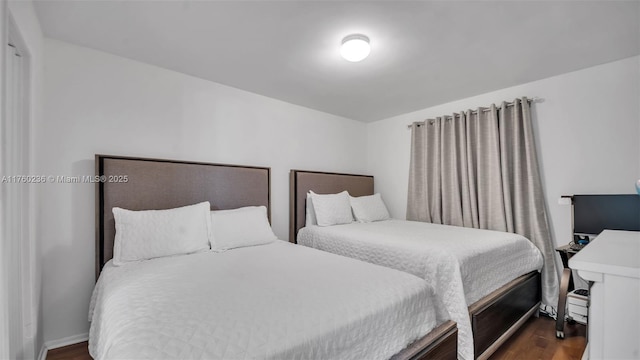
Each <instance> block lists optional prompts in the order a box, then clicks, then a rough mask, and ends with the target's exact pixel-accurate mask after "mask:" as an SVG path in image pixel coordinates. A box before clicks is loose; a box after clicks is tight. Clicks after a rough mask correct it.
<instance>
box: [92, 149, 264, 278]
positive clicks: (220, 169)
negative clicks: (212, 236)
mask: <svg viewBox="0 0 640 360" xmlns="http://www.w3.org/2000/svg"><path fill="white" fill-rule="evenodd" d="M95 158H96V159H95V161H96V163H95V165H96V175H98V176H104V179H105V181H104V182H97V183H96V278H97V276H98V275H99V274H100V271H101V270H102V267H103V266H104V264H105V263H106V262H107V261H109V260H110V259H111V258H112V257H113V242H114V239H115V232H116V229H115V221H114V218H113V212H112V211H111V209H112V208H113V207H115V206H117V207H121V208H124V209H129V210H162V209H170V208H175V207H180V206H185V205H190V204H195V203H199V202H202V201H209V202H210V203H211V209H212V210H224V209H235V208H239V207H243V206H259V205H264V206H266V207H267V214H269V219H271V208H270V203H271V199H270V196H271V195H270V182H271V169H270V168H265V167H253V166H240V165H223V164H209V163H201V162H188V161H177V160H161V159H144V158H133V157H121V156H109V155H96V157H95ZM124 176H126V177H127V178H126V180H127V181H126V182H125V181H124V180H125V179H124Z"/></svg>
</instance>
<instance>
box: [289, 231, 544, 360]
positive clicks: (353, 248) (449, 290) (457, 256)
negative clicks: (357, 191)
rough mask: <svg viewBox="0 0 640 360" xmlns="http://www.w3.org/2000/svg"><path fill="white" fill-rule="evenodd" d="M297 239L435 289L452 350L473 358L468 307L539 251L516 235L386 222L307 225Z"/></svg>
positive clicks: (530, 264) (537, 261)
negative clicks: (454, 327)
mask: <svg viewBox="0 0 640 360" xmlns="http://www.w3.org/2000/svg"><path fill="white" fill-rule="evenodd" d="M297 240H298V243H299V244H302V245H306V246H310V247H313V248H316V249H320V250H324V251H328V252H332V253H335V254H339V255H344V256H349V257H352V258H356V259H360V260H364V261H367V262H370V263H374V264H378V265H382V266H386V267H390V268H394V269H398V270H402V271H405V272H408V273H411V274H414V275H416V276H419V277H421V278H423V279H425V280H427V282H428V283H430V284H432V285H434V286H435V288H436V294H437V295H438V296H439V297H440V298H441V300H442V302H443V303H444V304H445V307H446V308H447V310H448V311H449V314H450V316H451V319H452V320H453V321H455V322H457V323H458V354H459V357H461V358H463V359H473V334H472V333H471V322H470V319H469V312H468V306H469V305H471V304H473V303H474V302H476V301H477V300H479V299H480V298H482V297H483V296H486V295H488V294H489V293H491V292H492V291H494V290H496V289H498V288H499V287H501V286H502V285H504V284H506V283H508V282H509V281H511V280H513V279H515V278H517V277H518V276H520V275H523V274H526V273H528V272H531V271H533V270H540V269H541V268H542V263H543V260H542V255H541V254H540V251H539V250H538V249H537V248H536V247H535V246H534V245H533V244H532V243H531V242H530V241H529V240H527V239H526V238H524V237H523V236H520V235H517V234H511V233H505V232H499V231H490V230H478V229H469V228H463V227H455V226H446V225H437V224H429V223H423V222H414V221H403V220H388V221H380V222H373V223H364V224H362V223H352V224H346V225H337V226H329V227H318V226H309V227H305V228H303V229H301V230H300V232H299V233H298V239H297ZM478 355H479V354H478Z"/></svg>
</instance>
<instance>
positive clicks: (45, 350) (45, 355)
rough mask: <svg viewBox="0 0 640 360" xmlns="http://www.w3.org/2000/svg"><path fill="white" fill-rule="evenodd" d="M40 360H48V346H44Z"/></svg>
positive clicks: (39, 356)
mask: <svg viewBox="0 0 640 360" xmlns="http://www.w3.org/2000/svg"><path fill="white" fill-rule="evenodd" d="M38 360H47V346H46V345H44V344H42V348H41V349H40V355H38Z"/></svg>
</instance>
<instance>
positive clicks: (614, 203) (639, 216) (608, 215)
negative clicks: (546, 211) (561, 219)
mask: <svg viewBox="0 0 640 360" xmlns="http://www.w3.org/2000/svg"><path fill="white" fill-rule="evenodd" d="M604 229H610V230H630V231H640V195H635V194H633V195H574V196H573V232H574V233H578V234H600V233H601V232H602V230H604Z"/></svg>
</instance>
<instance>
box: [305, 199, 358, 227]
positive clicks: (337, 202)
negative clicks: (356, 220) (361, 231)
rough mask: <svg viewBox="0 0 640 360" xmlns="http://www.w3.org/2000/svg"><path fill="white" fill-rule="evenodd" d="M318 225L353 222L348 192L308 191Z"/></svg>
mask: <svg viewBox="0 0 640 360" xmlns="http://www.w3.org/2000/svg"><path fill="white" fill-rule="evenodd" d="M310 193H311V200H312V204H313V210H314V211H315V215H316V221H317V222H318V226H331V225H340V224H349V223H352V222H353V215H352V214H351V204H350V203H349V193H348V192H346V191H343V192H341V193H338V194H328V195H319V194H316V193H314V192H313V191H310Z"/></svg>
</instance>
